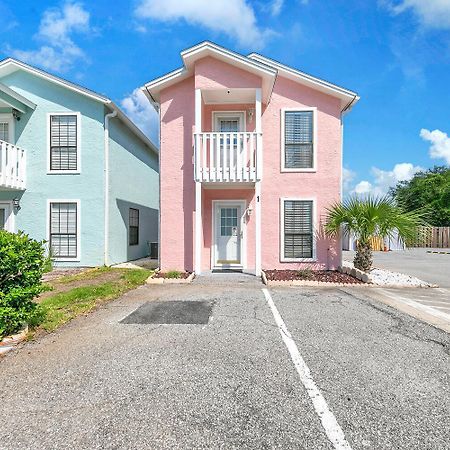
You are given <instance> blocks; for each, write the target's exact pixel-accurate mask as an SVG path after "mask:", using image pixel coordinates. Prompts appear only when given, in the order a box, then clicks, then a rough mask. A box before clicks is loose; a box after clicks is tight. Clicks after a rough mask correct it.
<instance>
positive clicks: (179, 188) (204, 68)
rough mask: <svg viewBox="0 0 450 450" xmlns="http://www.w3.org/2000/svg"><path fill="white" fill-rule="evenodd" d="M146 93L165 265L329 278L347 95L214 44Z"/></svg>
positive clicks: (199, 48) (197, 49) (353, 98)
mask: <svg viewBox="0 0 450 450" xmlns="http://www.w3.org/2000/svg"><path fill="white" fill-rule="evenodd" d="M181 58H182V61H183V66H182V67H181V68H180V69H177V70H175V71H173V72H170V73H168V74H167V75H164V76H163V77H160V78H158V79H156V80H153V81H151V82H149V83H147V84H146V85H145V86H144V87H143V88H142V89H143V91H144V93H145V94H146V95H147V97H148V98H149V100H150V101H151V102H152V103H153V105H155V107H156V108H157V109H158V110H159V112H160V127H161V128H160V136H161V137H160V179H161V182H160V194H161V206H160V266H161V269H162V270H163V271H166V270H170V269H177V270H187V271H193V270H194V271H195V272H196V273H197V274H199V273H201V272H202V271H208V270H211V269H242V270H243V271H248V272H253V273H255V274H256V275H259V274H260V273H261V269H262V268H264V269H283V268H285V269H300V268H311V269H319V268H320V269H334V268H336V267H337V266H338V265H339V264H340V260H341V250H340V245H339V243H338V242H335V241H332V240H329V239H327V238H326V237H324V236H323V233H322V232H321V227H320V224H321V220H322V219H323V218H324V216H325V213H326V210H325V208H326V207H327V206H329V205H330V204H331V203H332V202H335V201H337V200H340V198H341V195H342V192H341V188H342V119H343V115H344V113H345V112H347V111H349V110H350V109H351V108H352V106H353V105H354V104H355V103H356V102H357V101H358V96H357V94H355V93H354V92H352V91H349V90H347V89H344V88H342V87H339V86H336V85H333V84H331V83H329V82H326V81H324V80H320V79H318V78H315V77H312V76H310V75H307V74H305V73H303V72H300V71H298V70H296V69H293V68H290V67H287V66H285V65H283V64H281V63H278V62H277V61H273V60H271V59H268V58H266V57H263V56H261V55H258V54H251V55H249V56H247V57H245V56H242V55H240V54H237V53H234V52H232V51H230V50H227V49H225V48H223V47H220V46H218V45H215V44H213V43H210V42H203V43H201V44H199V45H196V46H194V47H192V48H189V49H187V50H184V51H183V52H181Z"/></svg>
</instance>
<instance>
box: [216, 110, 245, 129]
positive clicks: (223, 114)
mask: <svg viewBox="0 0 450 450" xmlns="http://www.w3.org/2000/svg"><path fill="white" fill-rule="evenodd" d="M245 116H246V112H245V111H213V112H212V113H211V120H212V122H211V125H212V129H213V132H219V131H220V130H219V126H218V125H219V119H225V118H238V119H239V130H238V132H244V131H246V130H247V121H246V120H245Z"/></svg>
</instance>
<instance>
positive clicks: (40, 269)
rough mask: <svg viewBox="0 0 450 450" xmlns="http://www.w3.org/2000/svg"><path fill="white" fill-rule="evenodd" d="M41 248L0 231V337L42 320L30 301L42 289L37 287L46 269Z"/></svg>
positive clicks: (39, 310)
mask: <svg viewBox="0 0 450 450" xmlns="http://www.w3.org/2000/svg"><path fill="white" fill-rule="evenodd" d="M44 244H45V243H44V242H39V241H35V240H33V239H31V238H29V237H28V236H27V235H26V234H25V233H23V232H19V233H17V234H14V233H9V232H8V231H4V230H0V337H2V336H5V335H8V334H11V333H14V332H16V331H18V330H19V329H20V328H21V327H22V326H23V325H24V324H28V325H31V326H34V325H37V324H38V323H39V322H40V321H41V320H42V319H43V315H44V312H43V310H42V308H41V307H40V306H39V305H37V304H36V303H34V302H33V299H34V298H36V297H37V296H38V295H39V294H40V293H41V292H42V291H43V290H44V289H45V288H44V286H43V285H42V283H41V277H42V274H43V273H44V270H45V268H46V266H48V258H47V257H46V256H45V246H44Z"/></svg>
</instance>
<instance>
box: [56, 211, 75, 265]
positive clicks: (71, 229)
mask: <svg viewBox="0 0 450 450" xmlns="http://www.w3.org/2000/svg"><path fill="white" fill-rule="evenodd" d="M78 213H79V212H78V205H77V203H76V202H64V203H56V202H51V203H50V248H51V251H52V255H53V256H55V257H56V258H77V257H78Z"/></svg>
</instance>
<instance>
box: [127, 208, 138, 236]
mask: <svg viewBox="0 0 450 450" xmlns="http://www.w3.org/2000/svg"><path fill="white" fill-rule="evenodd" d="M128 228H129V234H128V240H129V245H138V244H139V210H138V209H136V208H130V210H129V223H128Z"/></svg>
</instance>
